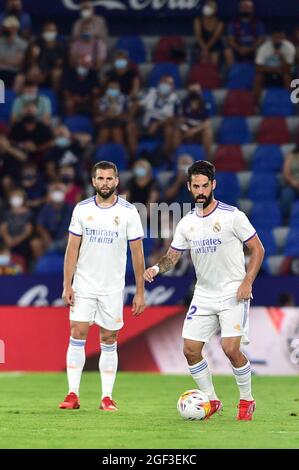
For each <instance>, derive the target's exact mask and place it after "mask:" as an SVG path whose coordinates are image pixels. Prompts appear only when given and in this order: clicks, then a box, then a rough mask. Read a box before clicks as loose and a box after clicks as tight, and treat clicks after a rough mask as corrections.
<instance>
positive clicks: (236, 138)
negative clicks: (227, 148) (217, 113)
mask: <svg viewBox="0 0 299 470" xmlns="http://www.w3.org/2000/svg"><path fill="white" fill-rule="evenodd" d="M250 140H251V139H250V133H249V128H248V124H247V121H246V119H245V118H243V117H225V118H223V120H222V122H221V124H220V127H219V131H218V143H219V144H239V145H243V144H249V142H250Z"/></svg>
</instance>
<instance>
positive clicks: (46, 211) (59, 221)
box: [31, 182, 72, 259]
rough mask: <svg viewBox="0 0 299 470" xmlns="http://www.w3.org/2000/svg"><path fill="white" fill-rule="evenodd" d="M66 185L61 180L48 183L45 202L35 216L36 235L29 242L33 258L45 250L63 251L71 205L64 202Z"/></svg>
mask: <svg viewBox="0 0 299 470" xmlns="http://www.w3.org/2000/svg"><path fill="white" fill-rule="evenodd" d="M65 193H66V187H65V185H64V184H63V183H61V182H54V183H51V184H50V185H49V188H48V197H47V204H45V205H44V206H43V207H42V209H41V210H40V212H39V214H38V217H37V225H36V233H37V236H35V237H34V239H33V240H32V242H31V247H32V251H33V254H34V258H35V259H37V258H39V257H40V256H42V255H43V254H44V253H45V252H46V251H47V252H57V253H64V250H65V247H66V243H67V233H68V227H69V224H70V220H71V216H72V207H71V206H70V205H69V204H67V203H66V202H65Z"/></svg>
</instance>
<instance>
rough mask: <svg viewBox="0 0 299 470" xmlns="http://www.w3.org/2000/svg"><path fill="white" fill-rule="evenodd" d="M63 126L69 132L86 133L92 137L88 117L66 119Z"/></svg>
mask: <svg viewBox="0 0 299 470" xmlns="http://www.w3.org/2000/svg"><path fill="white" fill-rule="evenodd" d="M64 124H65V125H66V126H67V127H68V128H69V130H70V131H71V132H86V133H87V134H91V135H92V134H93V131H94V129H93V125H92V121H91V119H90V117H88V116H83V115H82V114H76V115H75V116H68V117H66V118H65V119H64Z"/></svg>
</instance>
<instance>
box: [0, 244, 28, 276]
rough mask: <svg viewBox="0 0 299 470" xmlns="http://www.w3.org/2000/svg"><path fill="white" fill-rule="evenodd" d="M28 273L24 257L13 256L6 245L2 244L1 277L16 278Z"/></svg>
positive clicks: (0, 248)
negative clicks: (18, 275) (15, 276)
mask: <svg viewBox="0 0 299 470" xmlns="http://www.w3.org/2000/svg"><path fill="white" fill-rule="evenodd" d="M25 271H26V263H25V262H24V259H23V258H22V256H18V255H13V254H12V252H11V250H10V248H9V247H8V246H7V245H5V243H1V242H0V276H14V275H16V274H21V273H24V272H25Z"/></svg>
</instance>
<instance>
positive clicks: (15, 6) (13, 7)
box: [0, 0, 32, 39]
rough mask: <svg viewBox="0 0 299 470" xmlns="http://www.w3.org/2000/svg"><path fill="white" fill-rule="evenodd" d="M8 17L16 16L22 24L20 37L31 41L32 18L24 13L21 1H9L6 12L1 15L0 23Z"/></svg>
mask: <svg viewBox="0 0 299 470" xmlns="http://www.w3.org/2000/svg"><path fill="white" fill-rule="evenodd" d="M8 16H15V17H16V18H17V19H18V21H19V23H20V35H21V36H23V37H24V38H25V39H29V38H30V35H31V26H32V25H31V17H30V15H29V14H28V13H26V12H24V11H23V4H22V1H21V0H7V1H6V5H5V10H4V12H3V13H1V15H0V23H2V22H3V20H4V19H5V18H6V17H8Z"/></svg>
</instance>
